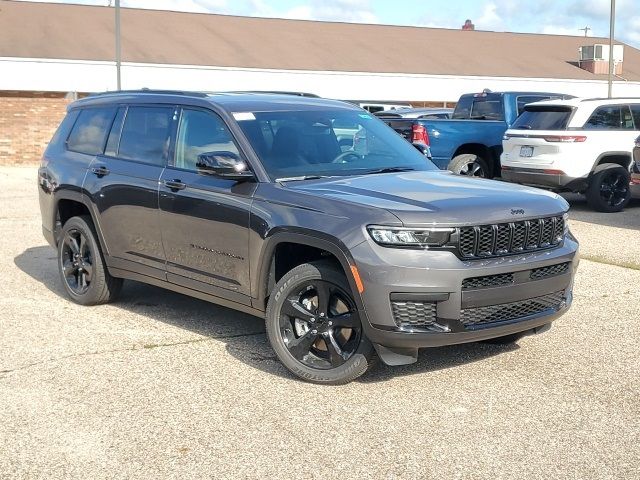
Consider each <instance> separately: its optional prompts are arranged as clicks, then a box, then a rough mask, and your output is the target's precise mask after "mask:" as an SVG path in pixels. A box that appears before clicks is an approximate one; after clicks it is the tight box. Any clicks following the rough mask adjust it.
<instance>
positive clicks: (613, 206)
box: [586, 163, 631, 213]
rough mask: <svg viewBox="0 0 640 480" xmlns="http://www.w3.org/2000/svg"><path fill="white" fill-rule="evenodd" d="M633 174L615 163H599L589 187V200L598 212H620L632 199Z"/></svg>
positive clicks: (587, 193)
mask: <svg viewBox="0 0 640 480" xmlns="http://www.w3.org/2000/svg"><path fill="white" fill-rule="evenodd" d="M630 183H631V174H630V173H629V170H627V169H626V168H624V167H622V166H620V165H617V164H615V163H607V164H604V165H599V166H598V167H597V169H596V171H595V173H594V174H593V175H592V177H591V180H590V182H589V187H588V188H587V192H586V195H587V202H588V203H589V205H590V206H591V208H593V209H594V210H597V211H598V212H606V213H612V212H619V211H621V210H622V209H624V207H626V206H627V204H628V203H629V200H630V199H631V189H630V187H629V184H630Z"/></svg>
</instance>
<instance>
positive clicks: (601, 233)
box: [563, 194, 640, 268]
mask: <svg viewBox="0 0 640 480" xmlns="http://www.w3.org/2000/svg"><path fill="white" fill-rule="evenodd" d="M563 196H564V197H565V199H567V200H568V201H569V204H570V205H571V210H570V213H569V216H570V218H571V231H572V232H573V233H574V235H575V236H576V237H577V238H578V240H580V252H581V254H582V256H583V257H584V258H587V259H589V258H590V259H592V260H596V261H602V262H610V263H615V264H618V265H623V266H629V267H634V268H640V255H638V251H640V250H639V248H640V199H634V200H632V201H631V203H630V204H629V206H628V207H627V208H626V209H625V210H624V211H622V212H619V213H599V212H594V211H593V210H591V209H590V208H589V206H588V205H587V201H586V200H585V198H584V196H582V195H576V194H566V195H563Z"/></svg>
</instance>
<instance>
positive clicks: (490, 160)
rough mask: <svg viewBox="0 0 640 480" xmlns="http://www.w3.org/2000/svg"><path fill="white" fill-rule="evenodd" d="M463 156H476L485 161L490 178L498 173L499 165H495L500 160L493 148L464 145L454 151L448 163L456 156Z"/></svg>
mask: <svg viewBox="0 0 640 480" xmlns="http://www.w3.org/2000/svg"><path fill="white" fill-rule="evenodd" d="M464 154H472V155H478V156H479V157H481V158H482V159H483V160H485V161H486V162H487V166H488V167H489V174H490V175H491V176H493V175H496V174H497V173H499V172H500V168H498V167H499V165H498V164H497V162H499V160H500V155H499V154H497V153H496V152H495V148H492V147H488V146H486V145H485V144H483V143H465V144H463V145H460V146H459V147H458V148H457V149H456V150H455V152H454V153H453V156H452V157H451V160H450V162H451V161H453V159H454V158H456V157H457V156H458V155H464Z"/></svg>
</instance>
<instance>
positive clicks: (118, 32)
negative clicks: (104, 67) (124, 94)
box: [116, 0, 122, 90]
mask: <svg viewBox="0 0 640 480" xmlns="http://www.w3.org/2000/svg"><path fill="white" fill-rule="evenodd" d="M120 57H121V52H120V0H116V87H117V89H118V90H121V87H122V83H121V81H120Z"/></svg>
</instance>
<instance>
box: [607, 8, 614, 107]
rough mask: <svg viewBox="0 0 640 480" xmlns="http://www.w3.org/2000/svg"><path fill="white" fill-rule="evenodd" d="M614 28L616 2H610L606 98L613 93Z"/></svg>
mask: <svg viewBox="0 0 640 480" xmlns="http://www.w3.org/2000/svg"><path fill="white" fill-rule="evenodd" d="M615 26H616V0H611V14H610V16H609V88H608V93H607V98H611V94H612V92H613V68H614V64H613V34H614V31H615Z"/></svg>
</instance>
